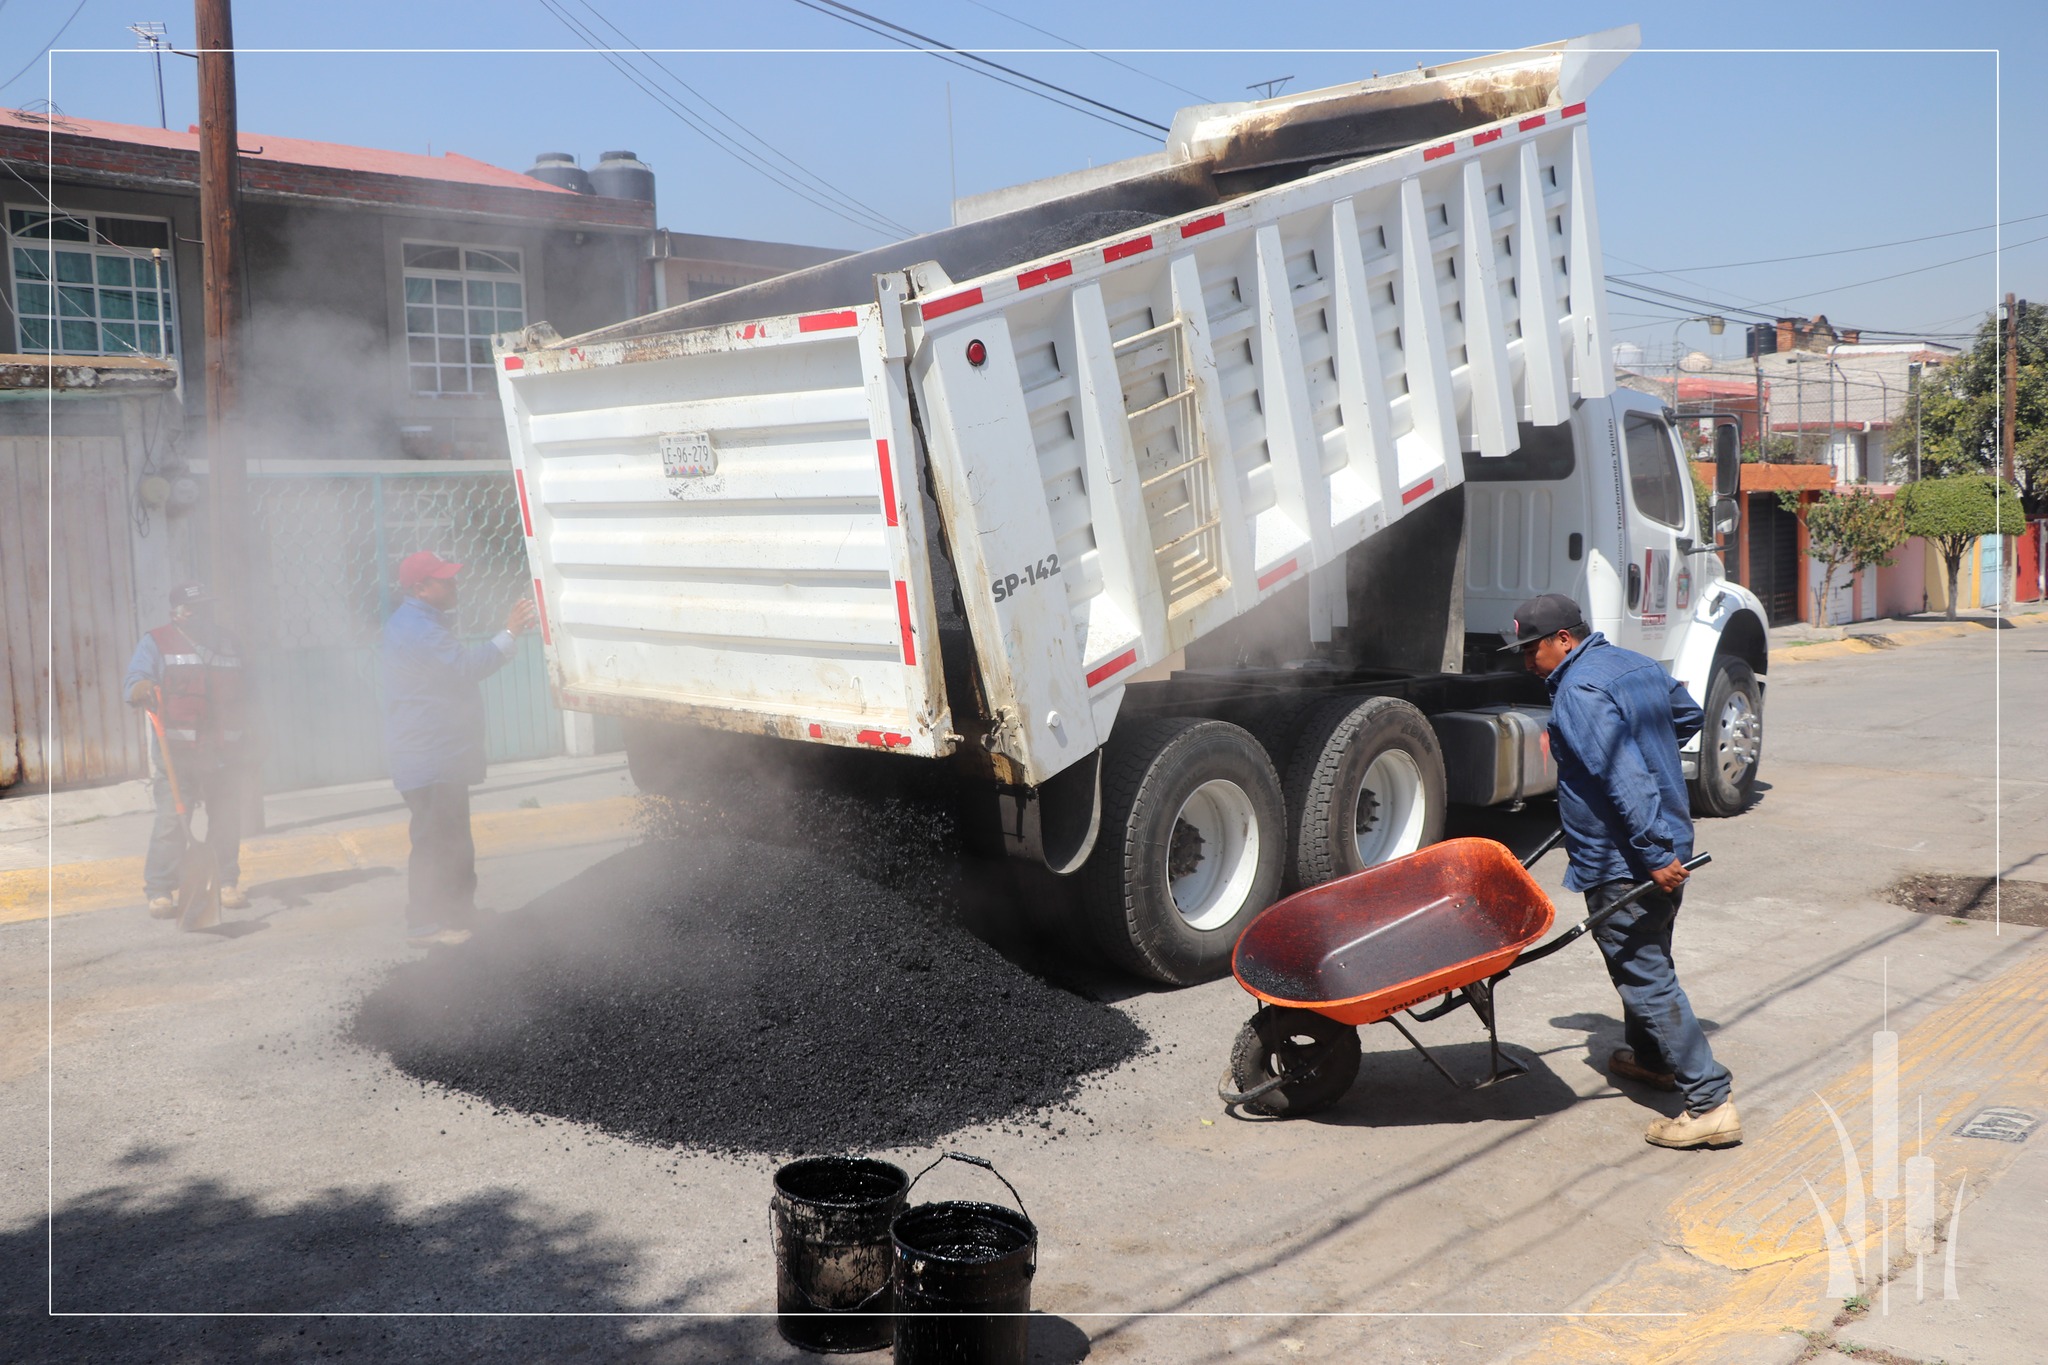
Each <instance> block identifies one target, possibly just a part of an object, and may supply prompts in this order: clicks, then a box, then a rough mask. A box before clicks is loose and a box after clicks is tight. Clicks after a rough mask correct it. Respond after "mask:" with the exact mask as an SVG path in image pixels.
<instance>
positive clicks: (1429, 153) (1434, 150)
mask: <svg viewBox="0 0 2048 1365" xmlns="http://www.w3.org/2000/svg"><path fill="white" fill-rule="evenodd" d="M1457 150H1458V144H1457V143H1455V142H1446V143H1444V144H1442V145H1441V146H1437V147H1425V148H1423V149H1422V159H1423V160H1424V161H1434V160H1436V159H1437V158H1438V157H1440V156H1449V155H1450V154H1451V153H1452V152H1455V151H1457Z"/></svg>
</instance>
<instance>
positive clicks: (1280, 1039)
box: [1229, 1009, 1359, 1119]
mask: <svg viewBox="0 0 2048 1365" xmlns="http://www.w3.org/2000/svg"><path fill="white" fill-rule="evenodd" d="M1317 1057H1321V1060H1320V1061H1315V1059H1316V1058H1317ZM1358 1061H1359V1044H1358V1029H1357V1027H1356V1026H1354V1025H1351V1024H1340V1023H1338V1022H1337V1021H1336V1020H1335V1019H1332V1018H1330V1017H1329V1016H1328V1015H1326V1014H1317V1013H1316V1012H1315V1011H1314V1010H1296V1009H1262V1010H1260V1011H1259V1012H1258V1013H1257V1014H1255V1015H1253V1016H1252V1017H1251V1018H1249V1019H1247V1020H1245V1024H1244V1027H1243V1028H1241V1029H1239V1030H1238V1031H1237V1042H1236V1043H1235V1045H1233V1046H1232V1047H1231V1049H1230V1077H1229V1084H1230V1088H1231V1089H1232V1090H1235V1091H1236V1092H1237V1093H1238V1094H1240V1095H1241V1094H1243V1093H1244V1092H1246V1091H1247V1090H1250V1089H1251V1088H1252V1087H1254V1086H1257V1085H1262V1084H1264V1083H1265V1082H1266V1081H1269V1080H1271V1079H1273V1077H1275V1076H1288V1077H1289V1078H1290V1079H1289V1080H1288V1081H1287V1082H1286V1084H1284V1085H1280V1086H1277V1087H1275V1088H1274V1089H1272V1090H1268V1091H1267V1092H1266V1093H1265V1094H1263V1095H1261V1096H1259V1097H1258V1098H1257V1099H1255V1100H1247V1101H1246V1102H1245V1104H1244V1106H1243V1107H1244V1108H1245V1109H1246V1110H1247V1111H1248V1112H1250V1113H1254V1114H1265V1115H1268V1116H1270V1117H1272V1118H1281V1119H1296V1118H1300V1117H1301V1116H1302V1115H1304V1114H1313V1113H1315V1112H1316V1111H1317V1110H1319V1109H1328V1108H1329V1107H1330V1106H1331V1105H1333V1104H1335V1103H1336V1102H1337V1101H1338V1100H1341V1099H1343V1098H1344V1094H1345V1092H1346V1091H1348V1090H1350V1089H1351V1083H1352V1082H1353V1081H1355V1080H1357V1079H1358ZM1311 1062H1314V1065H1313V1066H1311V1065H1310V1064H1311Z"/></svg>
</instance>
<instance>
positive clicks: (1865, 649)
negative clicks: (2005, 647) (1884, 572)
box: [1771, 611, 2048, 663]
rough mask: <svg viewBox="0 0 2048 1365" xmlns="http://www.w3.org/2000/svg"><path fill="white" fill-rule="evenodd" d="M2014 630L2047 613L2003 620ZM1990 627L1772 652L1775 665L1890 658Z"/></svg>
mask: <svg viewBox="0 0 2048 1365" xmlns="http://www.w3.org/2000/svg"><path fill="white" fill-rule="evenodd" d="M2003 619H2004V620H2005V621H2006V622H2007V623H2009V624H2010V625H2011V626H2012V628H2013V629H2015V630H2022V629H2025V628H2026V627H2028V626H2038V625H2048V612H2040V611H2033V612H2028V613H2026V614H2025V615H2023V616H2008V617H2005V618H2003ZM1989 629H1991V627H1989V626H1987V625H1985V624H1983V623H1982V622H1979V621H1957V622H1956V623H1955V624H1953V625H1941V626H1927V627H1925V628H1923V629H1920V630H1915V631H1910V632H1908V633H1906V634H1904V635H1883V632H1878V633H1879V634H1880V635H1883V638H1884V639H1885V640H1886V641H1887V642H1888V643H1886V644H1881V645H1874V644H1872V643H1870V641H1869V640H1868V639H1865V638H1864V637H1862V636H1856V635H1851V636H1848V637H1846V638H1844V639H1840V640H1821V641H1818V642H1817V643H1814V644H1810V645H1805V644H1801V645H1783V646H1780V647H1779V648H1777V649H1774V650H1772V651H1771V662H1772V663H1803V662H1805V661H1806V660H1808V659H1839V658H1842V657H1844V656H1845V655H1850V654H1888V653H1890V652H1891V651H1892V650H1894V649H1906V648H1909V647H1911V646H1913V645H1921V644H1926V643H1927V642H1928V641H1930V640H1953V639H1956V638H1958V637H1960V636H1964V635H1975V634H1977V633H1978V632H1979V631H1983V630H1989Z"/></svg>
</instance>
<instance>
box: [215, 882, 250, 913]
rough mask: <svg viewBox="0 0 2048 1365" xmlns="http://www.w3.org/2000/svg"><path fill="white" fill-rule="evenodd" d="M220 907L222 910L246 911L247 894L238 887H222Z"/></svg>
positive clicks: (247, 906)
mask: <svg viewBox="0 0 2048 1365" xmlns="http://www.w3.org/2000/svg"><path fill="white" fill-rule="evenodd" d="M220 907H221V909H223V910H247V909H248V908H249V896H248V893H247V892H245V891H243V890H242V888H241V887H239V886H223V887H222V888H221V889H220Z"/></svg>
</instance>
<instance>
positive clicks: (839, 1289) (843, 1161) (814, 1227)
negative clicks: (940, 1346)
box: [768, 1156, 910, 1352]
mask: <svg viewBox="0 0 2048 1365" xmlns="http://www.w3.org/2000/svg"><path fill="white" fill-rule="evenodd" d="M909 1196H910V1178H909V1177H908V1176H906V1175H905V1174H903V1170H902V1168H901V1167H898V1166H892V1165H890V1164H889V1163H888V1162H886V1161H870V1160H866V1159H864V1158H859V1157H845V1156H817V1157H807V1158H805V1159H804V1160H802V1161H792V1162H790V1163H789V1164H788V1165H787V1166H784V1167H783V1168H782V1169H781V1170H779V1171H777V1172H776V1173H775V1197H774V1198H772V1199H770V1200H769V1201H768V1211H769V1221H770V1224H771V1225H772V1228H773V1232H774V1245H775V1326H776V1328H777V1330H779V1331H780V1332H781V1333H782V1337H783V1340H785V1341H787V1342H788V1343H789V1344H790V1345H792V1346H796V1347H800V1348H801V1349H803V1350H806V1351H828V1352H829V1351H876V1350H880V1349H881V1348H882V1347H884V1346H887V1345H888V1344H889V1337H890V1328H891V1326H892V1319H891V1318H890V1310H891V1307H892V1304H891V1302H890V1283H891V1282H890V1264H891V1263H890V1240H889V1228H890V1223H891V1221H892V1220H893V1219H894V1218H895V1217H896V1215H897V1214H898V1213H900V1212H902V1210H903V1205H904V1203H905V1201H906V1200H907V1199H908V1198H909Z"/></svg>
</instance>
